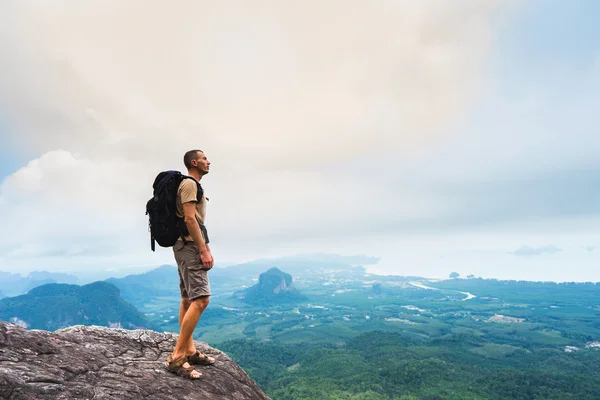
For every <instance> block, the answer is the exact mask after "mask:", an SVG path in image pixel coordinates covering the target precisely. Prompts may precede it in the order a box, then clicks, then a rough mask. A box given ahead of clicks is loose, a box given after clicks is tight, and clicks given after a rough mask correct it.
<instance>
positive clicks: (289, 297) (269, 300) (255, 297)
mask: <svg viewBox="0 0 600 400" xmlns="http://www.w3.org/2000/svg"><path fill="white" fill-rule="evenodd" d="M235 296H236V297H238V298H240V299H242V300H243V301H244V302H246V303H249V304H255V305H259V304H260V305H263V304H264V305H269V304H281V303H297V302H301V301H304V300H307V298H306V297H305V296H303V295H302V294H300V293H299V292H298V290H296V288H295V287H294V285H293V284H292V276H291V275H290V274H288V273H285V272H283V271H281V270H280V269H279V268H271V269H269V270H268V271H267V272H264V273H262V274H260V276H259V278H258V283H257V284H256V285H254V286H251V287H249V288H248V289H245V290H243V291H240V292H236V293H235Z"/></svg>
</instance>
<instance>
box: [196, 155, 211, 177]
mask: <svg viewBox="0 0 600 400" xmlns="http://www.w3.org/2000/svg"><path fill="white" fill-rule="evenodd" d="M192 166H193V167H195V168H196V169H197V170H198V172H199V173H200V175H206V174H208V170H209V168H210V161H208V158H206V155H205V154H204V153H202V152H198V159H196V160H192Z"/></svg>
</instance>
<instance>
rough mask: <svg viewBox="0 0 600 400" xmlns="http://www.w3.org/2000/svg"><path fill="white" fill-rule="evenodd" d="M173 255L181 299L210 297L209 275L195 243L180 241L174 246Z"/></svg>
mask: <svg viewBox="0 0 600 400" xmlns="http://www.w3.org/2000/svg"><path fill="white" fill-rule="evenodd" d="M173 253H174V255H175V261H176V262H177V269H178V271H179V290H180V291H181V297H182V298H187V299H190V300H194V299H197V298H198V297H202V296H210V283H209V281H208V273H207V271H206V270H204V269H203V268H204V267H203V266H202V261H201V260H200V250H199V249H198V246H196V244H195V243H193V242H186V243H183V242H182V241H181V240H178V241H177V242H176V243H175V244H174V245H173Z"/></svg>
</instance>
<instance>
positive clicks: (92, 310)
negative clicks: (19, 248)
mask: <svg viewBox="0 0 600 400" xmlns="http://www.w3.org/2000/svg"><path fill="white" fill-rule="evenodd" d="M0 320H4V321H9V322H15V323H19V324H21V325H26V326H27V327H28V328H31V329H44V330H56V329H60V328H64V327H67V326H71V325H100V326H109V327H122V328H126V329H136V328H149V329H152V328H153V327H152V324H151V323H149V322H148V320H147V319H146V317H145V316H144V315H143V314H142V313H140V312H139V311H138V310H137V309H136V308H135V307H134V306H133V305H131V304H129V303H127V302H126V301H125V300H123V299H122V298H121V296H120V292H119V289H118V288H117V287H116V286H114V285H111V284H110V283H107V282H94V283H90V284H88V285H85V286H78V285H68V284H47V285H42V286H38V287H36V288H34V289H32V290H31V291H30V292H29V293H27V294H24V295H21V296H16V297H8V298H4V299H2V300H0Z"/></svg>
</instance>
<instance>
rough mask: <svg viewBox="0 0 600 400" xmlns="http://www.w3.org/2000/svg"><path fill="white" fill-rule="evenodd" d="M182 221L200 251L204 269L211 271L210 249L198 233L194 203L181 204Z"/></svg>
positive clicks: (198, 226) (212, 261) (198, 227)
mask: <svg viewBox="0 0 600 400" xmlns="http://www.w3.org/2000/svg"><path fill="white" fill-rule="evenodd" d="M183 221H184V222H185V225H186V226H187V228H188V231H189V232H190V236H191V237H192V240H193V241H194V243H195V244H196V246H198V248H199V249H200V260H201V261H202V264H203V265H204V268H205V269H211V268H212V267H213V263H214V260H213V258H212V255H211V254H210V249H209V248H208V245H207V244H206V242H205V241H204V236H203V235H202V232H200V225H198V220H197V219H196V203H195V202H187V203H183Z"/></svg>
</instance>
